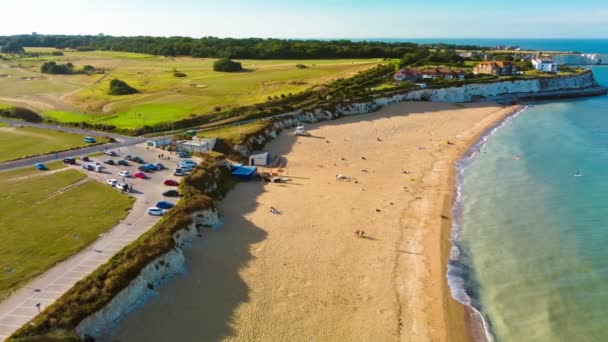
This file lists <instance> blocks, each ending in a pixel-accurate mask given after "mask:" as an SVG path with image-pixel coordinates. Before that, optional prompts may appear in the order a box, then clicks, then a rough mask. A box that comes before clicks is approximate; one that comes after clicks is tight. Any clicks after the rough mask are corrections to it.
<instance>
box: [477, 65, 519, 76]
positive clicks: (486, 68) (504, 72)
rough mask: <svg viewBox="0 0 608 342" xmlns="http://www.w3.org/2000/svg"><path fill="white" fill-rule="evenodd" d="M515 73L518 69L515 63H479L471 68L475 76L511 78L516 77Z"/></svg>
mask: <svg viewBox="0 0 608 342" xmlns="http://www.w3.org/2000/svg"><path fill="white" fill-rule="evenodd" d="M517 71H519V68H518V67H517V65H516V64H515V63H513V62H503V61H488V62H481V63H479V64H477V65H475V66H474V67H473V73H474V74H475V75H479V74H487V75H495V76H512V75H516V74H517Z"/></svg>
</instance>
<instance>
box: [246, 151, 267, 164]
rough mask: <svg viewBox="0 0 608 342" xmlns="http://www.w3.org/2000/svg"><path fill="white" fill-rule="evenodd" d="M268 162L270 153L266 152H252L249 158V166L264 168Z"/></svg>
mask: <svg viewBox="0 0 608 342" xmlns="http://www.w3.org/2000/svg"><path fill="white" fill-rule="evenodd" d="M269 162H270V153H268V152H261V151H260V152H253V153H252V154H251V155H250V156H249V165H252V166H253V165H257V166H266V165H268V163H269Z"/></svg>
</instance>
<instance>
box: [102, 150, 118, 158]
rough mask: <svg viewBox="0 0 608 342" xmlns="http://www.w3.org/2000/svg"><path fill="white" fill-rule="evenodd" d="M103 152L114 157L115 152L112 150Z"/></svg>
mask: <svg viewBox="0 0 608 342" xmlns="http://www.w3.org/2000/svg"><path fill="white" fill-rule="evenodd" d="M104 154H105V155H107V156H112V157H116V152H114V151H105V152H104Z"/></svg>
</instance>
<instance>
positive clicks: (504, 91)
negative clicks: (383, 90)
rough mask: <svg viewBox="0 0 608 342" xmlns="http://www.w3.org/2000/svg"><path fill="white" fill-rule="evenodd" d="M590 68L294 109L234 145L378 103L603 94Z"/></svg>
mask: <svg viewBox="0 0 608 342" xmlns="http://www.w3.org/2000/svg"><path fill="white" fill-rule="evenodd" d="M605 93H606V89H605V88H602V87H600V86H599V85H598V84H597V82H596V81H595V78H594V77H593V73H592V72H586V73H583V74H580V75H574V76H561V77H552V78H541V79H531V80H517V81H503V82H494V83H480V84H467V85H464V86H454V87H448V88H441V89H421V90H414V91H410V92H408V93H405V94H399V95H395V96H391V97H383V98H378V99H375V100H372V101H369V102H363V103H354V104H351V105H348V106H342V107H338V108H336V109H335V110H333V111H329V110H321V109H317V110H314V111H296V112H290V113H285V114H281V115H278V116H275V117H274V122H273V125H272V127H271V128H269V129H266V130H265V131H263V132H260V133H259V134H257V135H254V136H252V137H251V138H249V140H247V141H246V142H245V143H243V144H242V145H237V146H235V147H234V149H235V150H236V151H237V152H239V153H240V154H242V155H244V156H248V155H249V153H250V152H252V151H254V150H257V149H259V148H260V147H261V146H263V145H264V144H266V143H267V142H268V141H270V140H272V139H274V138H275V137H276V136H277V134H279V133H280V131H282V130H284V129H289V128H291V127H295V126H297V125H299V124H301V123H314V122H319V121H325V120H333V119H337V118H339V117H342V116H345V115H357V114H365V113H370V112H373V111H376V110H378V109H380V108H381V107H383V106H385V105H388V104H391V103H398V102H403V101H433V102H472V101H488V102H491V101H515V100H528V99H541V98H556V97H576V96H592V95H600V94H605Z"/></svg>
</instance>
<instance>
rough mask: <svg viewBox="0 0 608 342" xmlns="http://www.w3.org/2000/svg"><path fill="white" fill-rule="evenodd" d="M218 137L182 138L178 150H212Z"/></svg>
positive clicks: (203, 151) (202, 151)
mask: <svg viewBox="0 0 608 342" xmlns="http://www.w3.org/2000/svg"><path fill="white" fill-rule="evenodd" d="M215 142H216V139H207V138H199V137H192V140H182V141H178V142H177V150H178V151H184V152H199V153H205V152H208V151H212V150H213V148H214V147H215Z"/></svg>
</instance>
